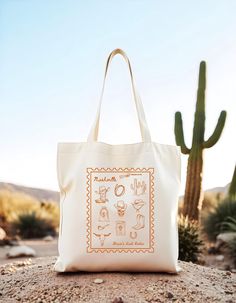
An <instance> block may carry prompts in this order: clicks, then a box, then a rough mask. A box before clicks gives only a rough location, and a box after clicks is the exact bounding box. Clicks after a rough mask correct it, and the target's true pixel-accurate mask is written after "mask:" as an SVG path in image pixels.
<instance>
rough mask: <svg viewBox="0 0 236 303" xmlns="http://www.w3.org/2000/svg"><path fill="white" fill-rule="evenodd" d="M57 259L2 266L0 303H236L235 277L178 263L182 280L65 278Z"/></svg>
mask: <svg viewBox="0 0 236 303" xmlns="http://www.w3.org/2000/svg"><path fill="white" fill-rule="evenodd" d="M55 260H56V257H55V256H53V257H42V258H33V259H28V260H25V261H14V262H13V263H7V264H4V265H1V266H0V273H1V289H0V302H4V303H5V302H9V303H11V302H25V303H27V302H38V303H39V302H41V303H48V302H57V303H59V302H64V303H66V302H91V303H92V302H96V303H97V302H98V303H106V302H107V303H126V302H127V303H128V302H129V303H144V302H145V303H147V302H199V303H200V302H205V301H206V302H225V303H234V302H236V274H234V273H231V272H227V271H220V270H218V269H212V268H208V267H204V266H200V265H196V264H193V263H186V262H180V266H181V267H182V269H183V270H182V272H180V273H179V274H178V275H170V274H161V273H66V274H58V273H55V272H54V271H53V264H54V262H55Z"/></svg>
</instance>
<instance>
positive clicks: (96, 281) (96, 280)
mask: <svg viewBox="0 0 236 303" xmlns="http://www.w3.org/2000/svg"><path fill="white" fill-rule="evenodd" d="M103 282H104V280H103V279H95V280H94V281H93V283H95V284H102V283H103Z"/></svg>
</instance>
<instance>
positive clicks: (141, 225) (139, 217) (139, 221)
mask: <svg viewBox="0 0 236 303" xmlns="http://www.w3.org/2000/svg"><path fill="white" fill-rule="evenodd" d="M136 220H137V224H136V225H134V226H133V229H136V230H139V229H142V228H144V227H145V217H144V216H143V215H141V214H137V216H136Z"/></svg>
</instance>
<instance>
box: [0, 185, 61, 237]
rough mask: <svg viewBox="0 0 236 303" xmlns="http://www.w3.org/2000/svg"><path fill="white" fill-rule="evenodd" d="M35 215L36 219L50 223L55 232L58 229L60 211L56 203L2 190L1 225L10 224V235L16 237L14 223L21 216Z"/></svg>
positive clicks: (0, 199) (0, 191) (0, 201)
mask: <svg viewBox="0 0 236 303" xmlns="http://www.w3.org/2000/svg"><path fill="white" fill-rule="evenodd" d="M31 213H34V214H35V217H37V218H40V220H41V219H43V220H44V221H46V222H50V225H52V226H53V228H54V230H57V229H58V226H59V216H60V214H59V213H60V210H59V205H58V203H56V202H54V201H43V202H41V201H39V200H37V199H35V198H33V197H31V196H29V195H26V194H24V193H21V192H12V191H10V190H0V220H1V222H2V223H1V222H0V224H1V225H3V223H4V224H10V226H12V228H10V229H9V233H12V234H13V235H14V232H15V230H16V229H15V228H14V223H15V222H17V221H18V219H19V216H21V215H23V216H24V215H25V214H31Z"/></svg>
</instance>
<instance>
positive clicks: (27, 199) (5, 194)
mask: <svg viewBox="0 0 236 303" xmlns="http://www.w3.org/2000/svg"><path fill="white" fill-rule="evenodd" d="M39 207H40V203H39V202H38V200H36V199H34V198H33V197H31V196H28V195H26V194H24V193H20V192H11V191H10V190H0V215H1V217H3V218H4V219H5V220H6V221H8V222H10V221H12V220H15V219H16V218H17V216H18V215H19V214H20V213H22V212H27V211H28V210H31V211H36V210H37V209H38V208H39Z"/></svg>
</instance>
